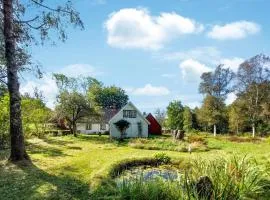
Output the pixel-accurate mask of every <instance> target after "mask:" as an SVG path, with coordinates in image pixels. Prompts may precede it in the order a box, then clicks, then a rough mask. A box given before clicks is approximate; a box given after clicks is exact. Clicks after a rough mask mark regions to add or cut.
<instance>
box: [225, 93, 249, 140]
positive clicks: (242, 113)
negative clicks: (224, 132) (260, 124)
mask: <svg viewBox="0 0 270 200" xmlns="http://www.w3.org/2000/svg"><path fill="white" fill-rule="evenodd" d="M228 110H229V112H228V114H229V128H230V130H231V131H233V132H235V133H236V134H237V135H238V134H239V131H242V130H243V129H244V127H245V124H246V122H247V108H246V105H245V101H244V100H241V99H240V98H238V99H236V100H235V101H234V102H233V103H232V104H231V105H230V106H229V107H228Z"/></svg>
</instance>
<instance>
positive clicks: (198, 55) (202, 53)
mask: <svg viewBox="0 0 270 200" xmlns="http://www.w3.org/2000/svg"><path fill="white" fill-rule="evenodd" d="M163 57H164V59H165V60H187V59H193V60H199V61H201V62H206V63H212V62H213V61H215V60H217V59H220V58H221V52H220V51H219V50H218V49H217V48H216V47H213V46H203V47H196V48H194V49H190V50H187V51H179V52H172V53H168V54H165V55H164V56H163Z"/></svg>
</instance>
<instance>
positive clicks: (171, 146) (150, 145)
mask: <svg viewBox="0 0 270 200" xmlns="http://www.w3.org/2000/svg"><path fill="white" fill-rule="evenodd" d="M194 137H195V136H194ZM198 137H202V139H201V140H189V138H188V141H175V140H172V139H171V137H170V138H166V137H157V138H153V139H143V138H137V139H131V140H130V141H129V143H128V145H129V146H130V147H132V148H135V149H147V150H162V151H166V150H167V151H176V152H187V151H188V148H189V145H190V144H191V146H192V151H193V152H205V151H208V150H209V149H208V146H207V142H205V138H204V137H203V136H198Z"/></svg>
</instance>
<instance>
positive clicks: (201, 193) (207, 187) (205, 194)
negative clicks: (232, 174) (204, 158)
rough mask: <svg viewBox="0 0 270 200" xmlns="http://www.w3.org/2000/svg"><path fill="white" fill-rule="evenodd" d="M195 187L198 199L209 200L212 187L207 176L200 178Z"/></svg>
mask: <svg viewBox="0 0 270 200" xmlns="http://www.w3.org/2000/svg"><path fill="white" fill-rule="evenodd" d="M195 186H196V191H197V194H198V197H199V199H211V197H212V194H213V190H214V186H213V183H212V181H211V179H210V178H209V177H208V176H202V177H200V178H199V180H198V181H197V183H196V185H195Z"/></svg>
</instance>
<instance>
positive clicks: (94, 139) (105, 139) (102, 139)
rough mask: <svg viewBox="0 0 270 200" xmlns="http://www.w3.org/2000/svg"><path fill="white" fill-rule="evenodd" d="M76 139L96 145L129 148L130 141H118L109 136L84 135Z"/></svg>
mask: <svg viewBox="0 0 270 200" xmlns="http://www.w3.org/2000/svg"><path fill="white" fill-rule="evenodd" d="M76 139H77V140H81V141H89V142H91V143H94V144H114V145H116V146H127V145H128V142H129V140H130V139H124V140H122V141H120V140H116V139H111V138H110V137H109V136H107V135H102V136H98V135H82V134H81V135H79V136H78V137H77V138H76Z"/></svg>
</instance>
